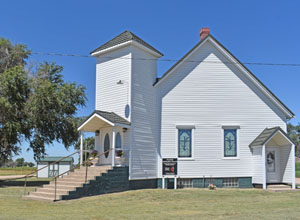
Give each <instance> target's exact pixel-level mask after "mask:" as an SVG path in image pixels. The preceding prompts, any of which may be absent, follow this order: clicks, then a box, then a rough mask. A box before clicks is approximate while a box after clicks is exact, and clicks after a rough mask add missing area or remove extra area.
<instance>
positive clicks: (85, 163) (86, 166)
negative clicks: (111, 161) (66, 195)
mask: <svg viewBox="0 0 300 220" xmlns="http://www.w3.org/2000/svg"><path fill="white" fill-rule="evenodd" d="M112 150H114V148H110V149H108V150H107V151H104V152H103V153H101V154H98V155H97V156H96V157H98V158H100V157H101V156H103V155H104V154H106V153H109V152H110V151H112ZM93 159H94V158H89V159H88V160H85V161H84V162H83V164H80V163H79V164H77V165H76V166H74V167H72V168H71V169H70V170H68V171H66V172H63V173H61V174H59V175H57V176H55V177H54V201H57V200H56V197H57V196H56V188H57V178H59V177H61V176H63V175H65V174H67V173H69V172H72V171H73V170H75V169H76V168H78V167H80V166H83V165H85V180H84V182H85V183H87V175H88V167H89V165H90V164H89V162H90V161H91V160H93Z"/></svg>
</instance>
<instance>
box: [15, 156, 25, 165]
mask: <svg viewBox="0 0 300 220" xmlns="http://www.w3.org/2000/svg"><path fill="white" fill-rule="evenodd" d="M16 164H17V167H23V166H25V160H24V158H18V159H16Z"/></svg>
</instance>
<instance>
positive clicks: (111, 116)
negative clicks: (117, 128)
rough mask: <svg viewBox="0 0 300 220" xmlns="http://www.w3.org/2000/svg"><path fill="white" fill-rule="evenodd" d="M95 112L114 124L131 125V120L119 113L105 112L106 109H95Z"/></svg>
mask: <svg viewBox="0 0 300 220" xmlns="http://www.w3.org/2000/svg"><path fill="white" fill-rule="evenodd" d="M94 113H96V114H97V115H99V116H101V117H103V118H105V119H106V120H108V121H110V122H112V123H114V124H123V125H130V122H129V121H127V120H126V119H124V118H123V117H121V116H119V115H117V114H116V113H114V112H105V111H99V110H95V111H94Z"/></svg>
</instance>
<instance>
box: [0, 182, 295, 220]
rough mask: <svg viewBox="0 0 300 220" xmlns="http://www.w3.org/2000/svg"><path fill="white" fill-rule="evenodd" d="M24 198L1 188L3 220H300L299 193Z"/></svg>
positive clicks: (193, 191)
mask: <svg viewBox="0 0 300 220" xmlns="http://www.w3.org/2000/svg"><path fill="white" fill-rule="evenodd" d="M31 190H33V188H31ZM22 193H23V188H22V187H8V188H0V219H1V220H6V219H7V220H18V219H20V220H21V219H22V220H26V219H30V220H35V219H43V220H48V219H63V220H68V219H72V220H76V219H82V220H86V219H88V220H96V219H101V220H109V219H117V220H121V219H122V220H123V219H133V220H135V219H138V220H148V219H172V220H173V219H210V220H212V219H230V220H232V219H251V220H253V219H272V220H274V219H300V208H299V207H300V191H298V192H297V191H296V192H280V193H275V192H267V191H263V190H254V189H251V190H247V189H246V190H238V189H234V190H230V189H227V190H226V189H217V190H216V191H209V190H207V189H185V190H160V189H156V190H137V191H127V192H123V193H114V194H107V195H101V196H93V197H87V198H82V199H78V200H70V201H61V202H56V203H47V202H41V201H31V200H23V199H22V198H21V195H22Z"/></svg>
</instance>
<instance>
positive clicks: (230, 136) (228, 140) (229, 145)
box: [224, 128, 237, 157]
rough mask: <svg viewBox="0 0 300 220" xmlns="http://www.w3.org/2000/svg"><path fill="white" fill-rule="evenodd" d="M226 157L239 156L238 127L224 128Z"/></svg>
mask: <svg viewBox="0 0 300 220" xmlns="http://www.w3.org/2000/svg"><path fill="white" fill-rule="evenodd" d="M224 157H237V129H232V128H230V129H226V128H225V129H224Z"/></svg>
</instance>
